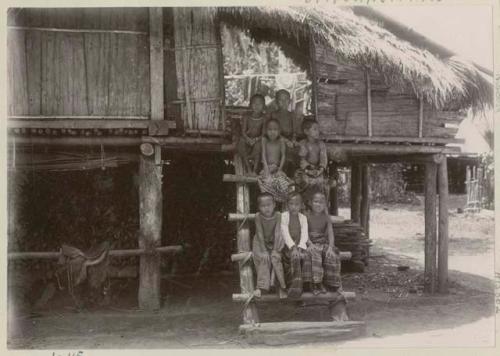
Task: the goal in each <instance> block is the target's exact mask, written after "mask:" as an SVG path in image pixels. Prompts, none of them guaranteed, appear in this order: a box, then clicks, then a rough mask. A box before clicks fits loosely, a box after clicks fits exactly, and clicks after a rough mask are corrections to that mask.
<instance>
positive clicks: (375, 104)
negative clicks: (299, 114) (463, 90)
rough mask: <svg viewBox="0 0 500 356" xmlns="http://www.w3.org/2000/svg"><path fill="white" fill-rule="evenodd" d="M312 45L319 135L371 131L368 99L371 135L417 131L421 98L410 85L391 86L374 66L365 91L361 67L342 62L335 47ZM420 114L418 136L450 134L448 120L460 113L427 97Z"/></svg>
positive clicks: (413, 135) (404, 134) (406, 134)
mask: <svg viewBox="0 0 500 356" xmlns="http://www.w3.org/2000/svg"><path fill="white" fill-rule="evenodd" d="M312 51H313V59H312V60H313V61H315V68H316V72H315V78H314V80H315V81H316V82H317V88H318V93H317V120H318V122H319V124H320V126H321V132H322V134H323V135H325V136H326V137H328V136H336V137H339V136H356V137H362V136H369V128H368V122H369V121H370V120H369V116H368V111H369V109H368V105H370V107H371V131H372V137H374V138H377V137H378V138H380V137H387V138H395V137H398V138H402V139H403V140H404V138H405V137H408V138H418V137H419V114H420V103H419V100H418V98H417V97H416V96H415V95H414V94H413V93H412V92H411V91H410V90H409V89H401V88H396V87H389V86H388V85H387V84H386V83H385V82H384V80H383V78H382V76H381V75H380V74H378V73H376V72H373V71H372V72H369V74H368V75H369V76H370V77H369V78H370V96H369V95H367V78H366V76H365V69H364V68H362V67H361V66H358V65H354V64H350V63H343V62H341V61H340V60H339V59H338V57H337V55H336V53H335V51H334V49H332V48H327V47H325V46H323V45H321V44H318V43H315V44H314V46H313V49H312ZM368 101H371V103H368ZM423 114H424V115H423V125H422V139H423V140H422V141H424V140H425V139H426V138H427V140H432V138H441V139H443V138H444V139H448V138H450V139H451V138H453V137H454V136H455V134H456V132H457V128H456V127H448V126H449V125H447V124H449V123H452V124H457V123H459V122H460V121H461V120H462V119H463V116H461V115H460V114H459V113H457V112H444V111H438V110H435V109H432V108H431V107H430V105H429V104H428V103H424V107H423ZM445 124H446V125H445ZM445 126H446V127H445Z"/></svg>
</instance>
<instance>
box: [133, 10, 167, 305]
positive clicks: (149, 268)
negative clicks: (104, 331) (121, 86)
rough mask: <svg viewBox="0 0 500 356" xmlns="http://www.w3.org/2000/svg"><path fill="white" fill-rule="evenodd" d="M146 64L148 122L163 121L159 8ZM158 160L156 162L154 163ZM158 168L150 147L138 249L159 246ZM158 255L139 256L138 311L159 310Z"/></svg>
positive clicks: (144, 160)
mask: <svg viewBox="0 0 500 356" xmlns="http://www.w3.org/2000/svg"><path fill="white" fill-rule="evenodd" d="M149 50H150V52H149V62H150V63H149V65H150V76H151V81H150V96H151V119H152V120H163V118H164V115H165V113H164V105H163V104H164V88H163V9H162V8H160V7H157V8H150V9H149ZM158 161H160V162H158ZM161 184H162V166H161V147H160V146H159V145H155V146H154V155H151V156H144V155H141V158H140V162H139V203H140V205H139V222H140V233H139V248H141V249H145V250H152V249H154V248H156V247H158V246H160V245H161V229H162V208H163V196H162V189H161ZM160 282H161V275H160V255H159V254H146V255H142V256H141V259H140V265H139V293H138V300H139V308H141V309H146V310H155V309H159V308H160V301H161V296H160V289H161V288H160Z"/></svg>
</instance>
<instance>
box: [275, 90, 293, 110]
mask: <svg viewBox="0 0 500 356" xmlns="http://www.w3.org/2000/svg"><path fill="white" fill-rule="evenodd" d="M275 98H276V104H278V108H279V109H280V110H288V105H290V93H289V92H288V91H286V90H285V89H281V90H278V91H277V92H276V94H275Z"/></svg>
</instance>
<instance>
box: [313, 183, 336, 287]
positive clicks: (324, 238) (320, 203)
mask: <svg viewBox="0 0 500 356" xmlns="http://www.w3.org/2000/svg"><path fill="white" fill-rule="evenodd" d="M309 205H310V207H309V208H310V210H309V211H308V212H307V213H306V217H307V227H308V232H309V244H308V248H307V251H308V253H309V255H310V258H311V263H312V280H313V286H312V291H313V294H315V295H318V294H320V293H326V289H325V285H326V287H327V288H329V289H330V290H332V291H335V290H338V289H339V288H340V287H341V280H340V256H339V250H338V249H337V248H336V247H335V237H334V235H333V226H332V221H331V220H330V216H329V215H328V211H327V209H326V195H325V194H324V193H323V192H319V191H318V192H316V193H314V194H313V195H312V199H311V201H310V204H309Z"/></svg>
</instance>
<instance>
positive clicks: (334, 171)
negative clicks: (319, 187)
mask: <svg viewBox="0 0 500 356" xmlns="http://www.w3.org/2000/svg"><path fill="white" fill-rule="evenodd" d="M330 177H331V178H332V179H335V180H336V183H337V184H338V168H337V165H336V164H335V163H333V164H332V165H331V166H330ZM337 184H335V186H334V187H331V188H330V214H332V215H335V216H338V215H339V198H338V187H337Z"/></svg>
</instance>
